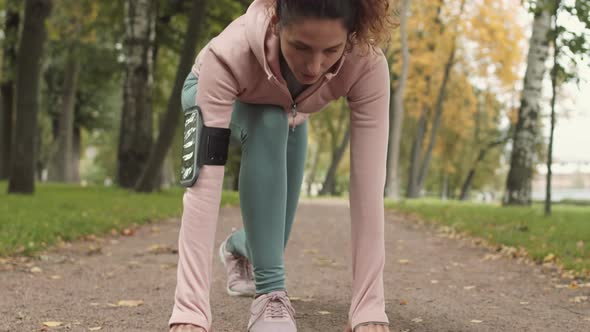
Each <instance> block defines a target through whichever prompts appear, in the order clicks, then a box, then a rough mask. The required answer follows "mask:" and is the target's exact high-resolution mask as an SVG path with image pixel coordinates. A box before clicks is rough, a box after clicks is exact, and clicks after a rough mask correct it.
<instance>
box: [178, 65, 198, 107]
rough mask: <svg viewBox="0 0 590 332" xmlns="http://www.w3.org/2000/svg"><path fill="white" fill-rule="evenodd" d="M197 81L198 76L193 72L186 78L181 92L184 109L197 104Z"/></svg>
mask: <svg viewBox="0 0 590 332" xmlns="http://www.w3.org/2000/svg"><path fill="white" fill-rule="evenodd" d="M197 81H198V79H197V77H196V76H195V74H193V73H192V72H190V73H189V74H188V76H187V78H186V79H185V80H184V85H183V86H182V94H181V95H182V96H181V102H182V109H187V108H189V107H193V106H195V104H196V102H197V101H196V99H197Z"/></svg>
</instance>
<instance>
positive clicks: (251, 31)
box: [169, 0, 390, 331]
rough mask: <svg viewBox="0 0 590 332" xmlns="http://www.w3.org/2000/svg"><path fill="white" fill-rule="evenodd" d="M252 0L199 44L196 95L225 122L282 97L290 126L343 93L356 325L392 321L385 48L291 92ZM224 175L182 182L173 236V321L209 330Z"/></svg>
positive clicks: (209, 120)
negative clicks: (387, 290)
mask: <svg viewBox="0 0 590 332" xmlns="http://www.w3.org/2000/svg"><path fill="white" fill-rule="evenodd" d="M269 1H273V0H255V1H254V2H253V3H252V4H251V5H250V7H249V9H248V11H247V12H246V14H244V15H243V16H241V17H239V18H237V19H236V20H235V21H233V22H232V23H231V24H230V25H229V26H228V27H227V28H226V29H225V30H224V31H223V32H222V33H221V34H220V35H219V36H217V37H216V38H214V39H212V40H211V41H210V42H209V44H208V45H207V46H206V47H204V48H203V50H202V51H201V52H200V53H199V55H198V57H197V59H196V61H195V64H194V66H193V68H192V72H193V73H194V74H195V75H196V76H197V77H198V78H199V87H198V89H197V96H196V104H197V105H200V106H201V109H202V112H203V118H204V122H205V125H207V126H210V127H223V128H229V123H230V118H231V113H232V109H233V103H234V101H235V100H236V99H239V100H240V101H242V102H245V103H254V104H272V105H280V106H283V107H284V109H285V112H289V114H290V115H291V116H292V115H294V114H296V115H295V116H294V118H293V117H290V119H289V121H290V125H291V126H297V125H299V124H301V123H302V122H303V121H305V120H306V119H307V118H308V117H309V115H310V114H311V113H315V112H318V111H320V110H321V109H322V108H323V107H324V106H326V105H327V104H328V103H329V102H331V101H333V100H336V99H338V98H339V97H342V96H346V97H347V99H348V103H349V106H350V110H351V111H350V130H351V136H350V144H351V147H350V157H351V169H350V214H351V234H352V279H353V280H352V300H351V306H350V311H349V319H350V321H351V325H352V327H356V326H358V325H359V324H362V323H367V322H380V323H388V322H389V321H388V318H387V316H386V314H385V301H384V294H383V267H384V263H385V245H384V231H383V228H384V206H383V191H384V185H385V166H386V154H387V139H388V130H389V113H388V112H389V87H390V82H389V66H388V64H387V61H386V59H385V56H384V55H383V53H382V52H381V50H377V52H376V54H374V53H370V54H369V55H364V56H363V55H361V54H359V50H358V49H356V48H355V49H353V50H352V52H350V53H347V54H346V55H345V56H343V57H342V59H341V60H340V61H339V62H338V63H337V64H336V65H335V66H334V67H333V68H332V70H331V71H330V72H329V73H327V74H326V75H325V76H324V77H323V78H322V79H320V80H319V82H318V83H316V84H314V85H313V86H311V87H310V88H308V89H307V90H305V91H304V92H302V93H301V94H300V95H299V96H298V97H297V98H296V99H295V100H293V99H292V98H291V95H290V93H289V90H288V89H287V85H286V82H285V80H284V79H283V77H282V75H281V72H280V67H279V40H278V37H277V36H276V35H274V34H272V33H271V32H270V29H269V23H270V16H269V14H268V3H269ZM223 176H224V167H222V166H209V165H208V166H204V167H203V168H202V170H201V174H200V175H199V179H198V181H197V182H196V184H195V185H194V186H193V187H192V188H188V189H187V191H186V193H185V195H184V198H183V203H184V211H183V216H182V224H181V229H180V236H179V264H178V276H177V287H176V294H175V304H174V309H173V312H172V317H171V318H170V321H169V323H170V324H173V323H191V324H195V325H199V326H202V327H204V328H206V329H207V331H210V329H211V321H212V317H211V310H210V306H209V287H210V282H211V271H212V257H213V250H214V239H215V230H216V225H217V219H218V214H219V206H220V201H221V191H222V183H223Z"/></svg>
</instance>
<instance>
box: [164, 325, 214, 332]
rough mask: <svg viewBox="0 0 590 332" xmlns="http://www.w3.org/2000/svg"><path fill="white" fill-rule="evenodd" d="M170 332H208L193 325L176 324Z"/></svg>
mask: <svg viewBox="0 0 590 332" xmlns="http://www.w3.org/2000/svg"><path fill="white" fill-rule="evenodd" d="M168 332H206V331H205V329H204V328H202V327H200V326H195V325H192V324H174V325H172V327H171V328H170V331H168Z"/></svg>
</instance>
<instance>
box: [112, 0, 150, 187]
mask: <svg viewBox="0 0 590 332" xmlns="http://www.w3.org/2000/svg"><path fill="white" fill-rule="evenodd" d="M155 6H156V2H155V1H154V0H136V1H131V0H127V1H126V2H125V55H126V57H127V59H126V72H125V83H124V88H123V89H124V91H123V112H122V114H121V125H120V129H119V145H118V151H117V159H118V165H117V183H118V184H119V185H120V186H122V187H125V188H132V187H133V186H134V185H135V183H136V182H137V179H138V178H139V176H140V172H141V169H142V168H143V166H144V165H145V163H146V162H147V160H148V156H149V153H150V149H151V147H152V142H153V139H152V131H153V130H152V127H153V120H152V117H153V115H152V84H153V71H154V67H153V60H154V59H153V47H154V37H155V36H154V35H155V21H156V18H155V16H156V15H155V14H156V13H155V12H156V7H155ZM155 174H158V172H156V173H155Z"/></svg>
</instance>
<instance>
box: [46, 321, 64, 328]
mask: <svg viewBox="0 0 590 332" xmlns="http://www.w3.org/2000/svg"><path fill="white" fill-rule="evenodd" d="M62 324H63V323H62V322H52V321H50V322H43V325H44V326H47V327H58V326H61V325H62Z"/></svg>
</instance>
